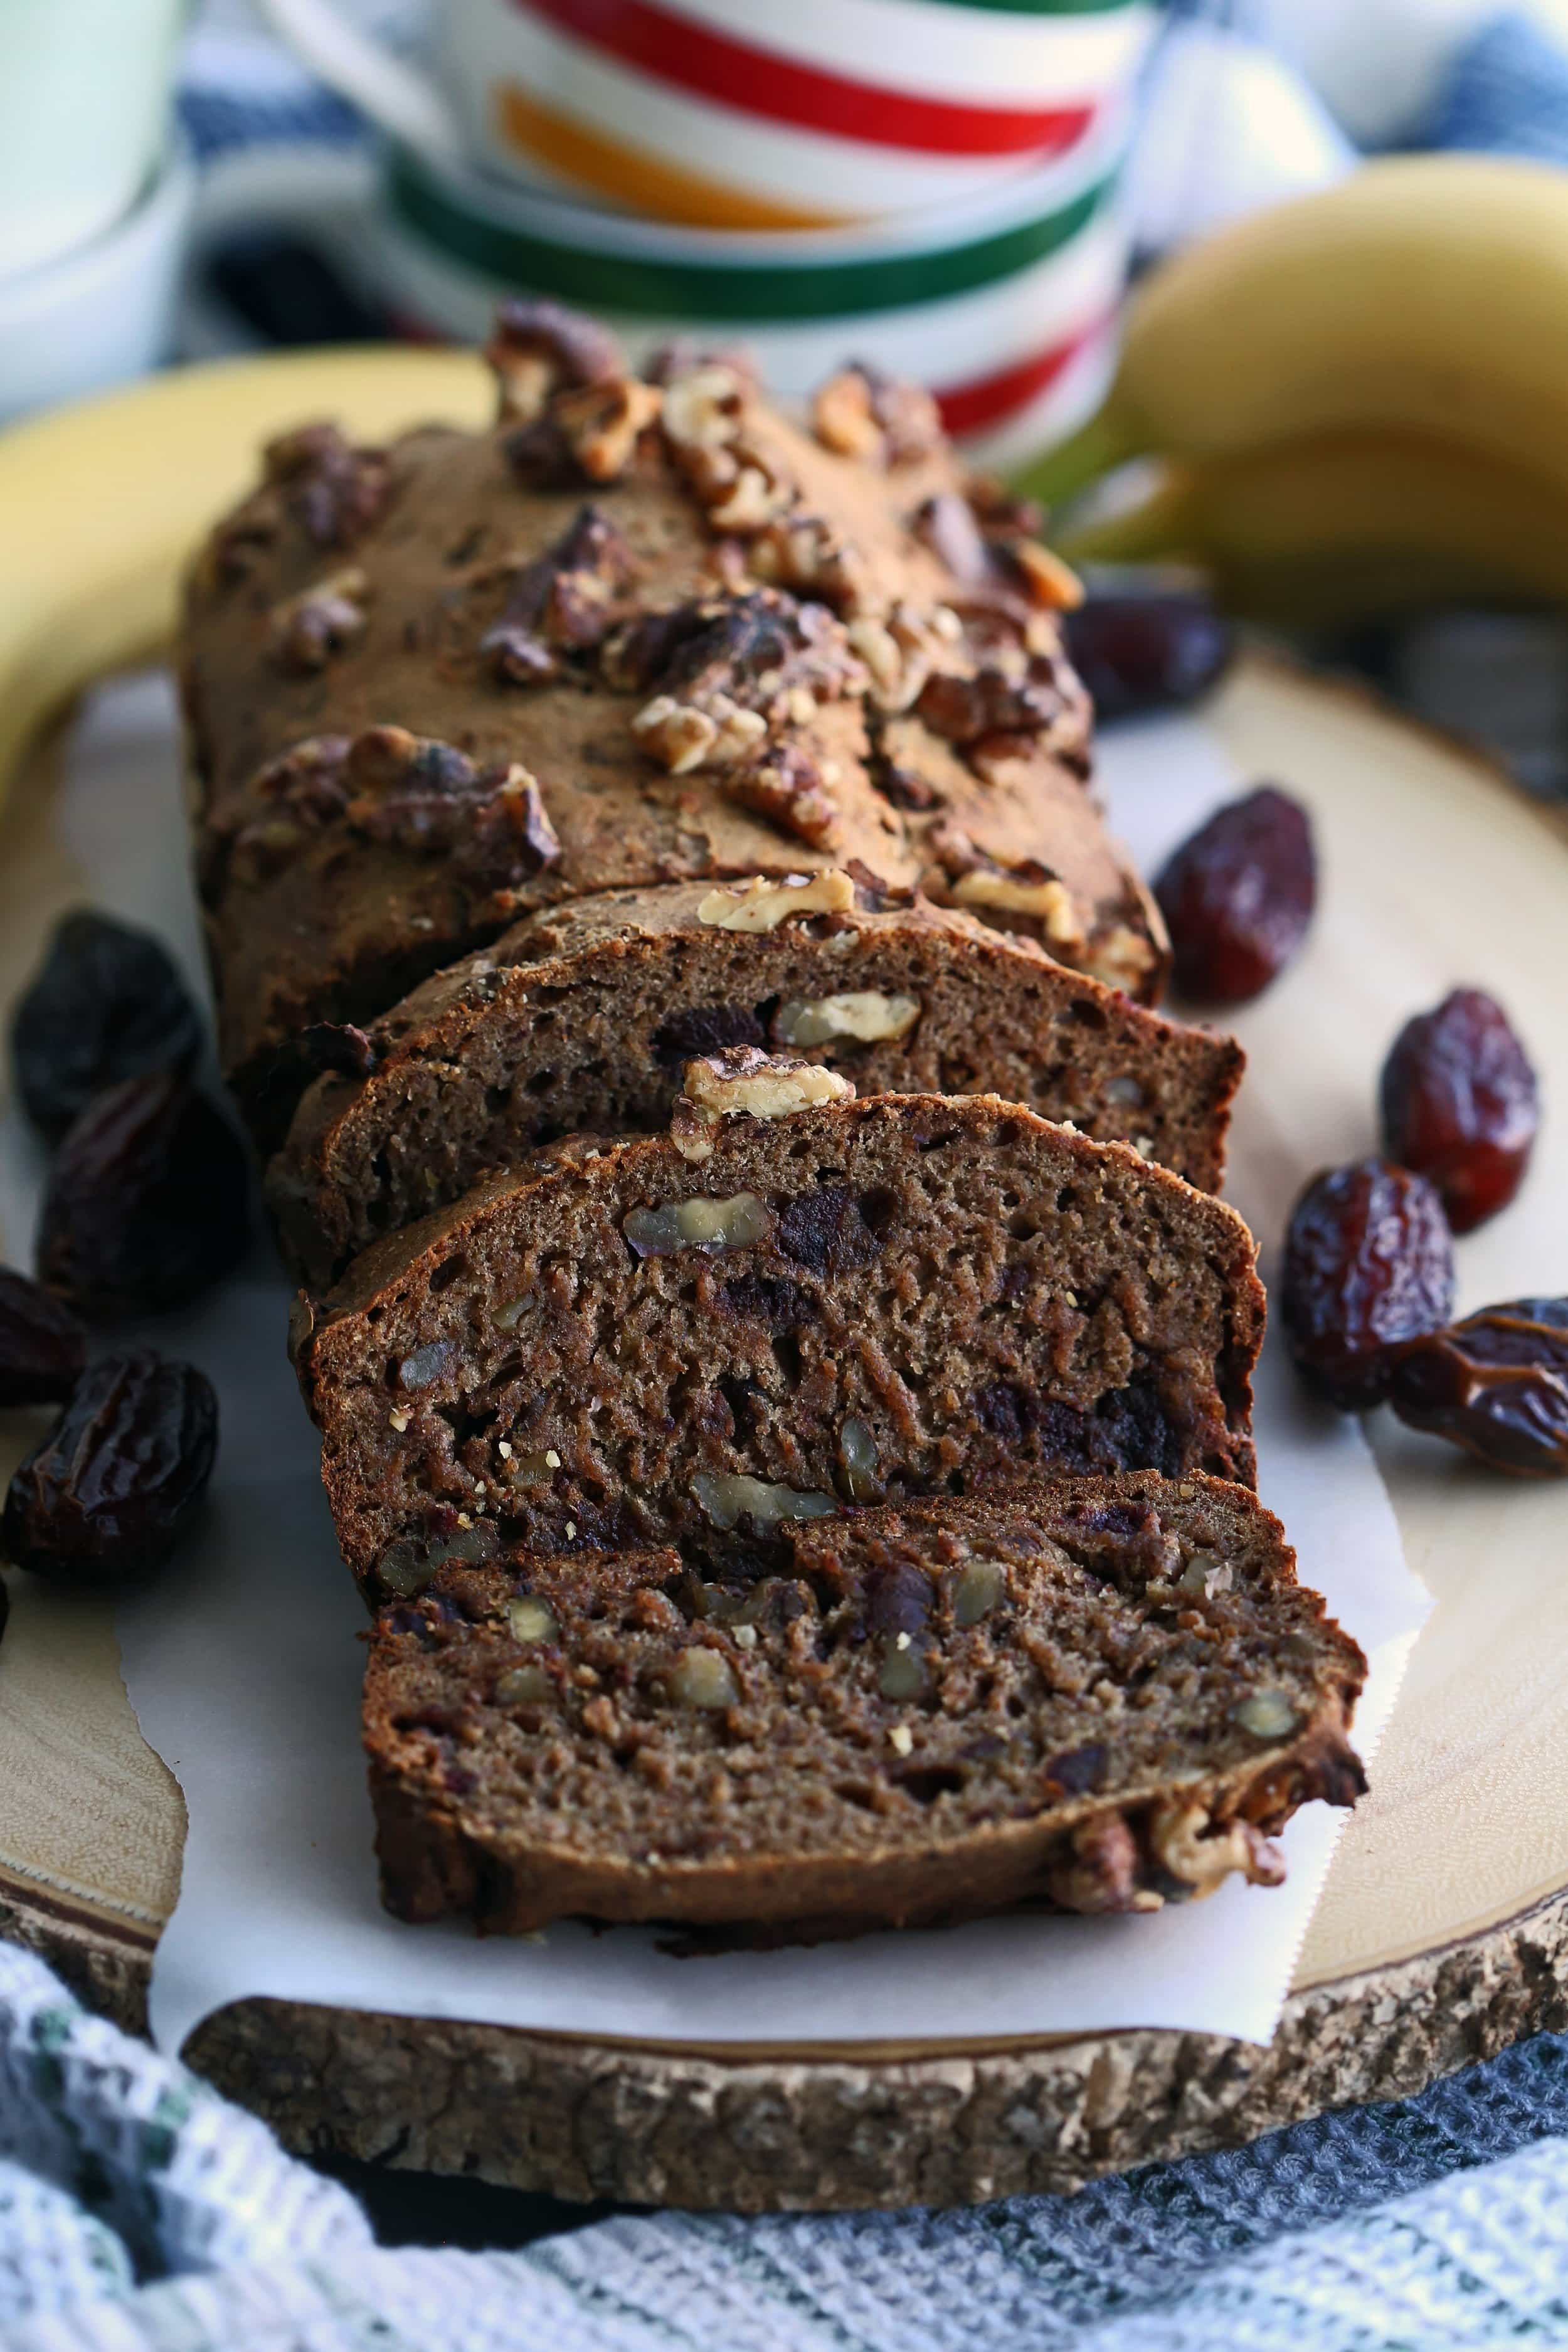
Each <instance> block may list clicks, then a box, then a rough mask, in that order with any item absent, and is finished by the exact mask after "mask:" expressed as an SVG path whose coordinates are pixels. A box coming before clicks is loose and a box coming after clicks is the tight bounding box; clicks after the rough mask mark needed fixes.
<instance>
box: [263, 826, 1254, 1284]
mask: <svg viewBox="0 0 1568 2352" xmlns="http://www.w3.org/2000/svg"><path fill="white" fill-rule="evenodd" d="M830 886H832V887H830ZM722 1045H758V1046H763V1045H772V1046H776V1047H782V1048H784V1049H795V1050H798V1051H800V1052H803V1053H808V1054H810V1055H811V1056H812V1057H813V1059H814V1060H816V1061H821V1062H826V1063H829V1064H831V1065H832V1066H835V1067H837V1068H839V1069H842V1070H843V1071H844V1072H845V1074H846V1075H847V1076H850V1077H852V1078H853V1079H854V1081H855V1084H856V1087H857V1088H858V1091H859V1092H860V1093H862V1094H874V1093H884V1094H968V1093H991V1094H999V1095H1002V1096H1003V1097H1005V1098H1006V1099H1008V1100H1010V1101H1018V1102H1023V1103H1026V1104H1027V1105H1028V1106H1029V1108H1031V1109H1033V1110H1036V1111H1038V1112H1039V1113H1040V1114H1041V1115H1042V1116H1043V1117H1045V1118H1051V1119H1056V1120H1065V1121H1070V1123H1071V1124H1072V1125H1073V1126H1075V1127H1077V1128H1078V1129H1079V1130H1080V1132H1082V1133H1084V1134H1086V1135H1091V1136H1094V1137H1096V1138H1098V1139H1100V1140H1102V1141H1105V1140H1109V1139H1112V1138H1121V1139H1125V1140H1126V1141H1129V1142H1131V1143H1133V1144H1134V1145H1135V1146H1136V1148H1137V1149H1138V1150H1140V1151H1142V1153H1143V1154H1144V1155H1145V1157H1146V1158H1148V1159H1151V1160H1158V1161H1160V1163H1161V1164H1162V1165H1163V1166H1164V1167H1167V1168H1171V1169H1173V1170H1174V1171H1176V1173H1177V1174H1178V1175H1181V1176H1184V1177H1186V1178H1187V1180H1188V1181H1189V1182H1191V1183H1194V1184H1195V1185H1197V1186H1198V1187H1199V1189H1200V1190H1202V1191H1205V1192H1217V1190H1218V1189H1219V1183H1220V1179H1221V1176H1222V1174H1223V1171H1224V1165H1225V1133H1226V1125H1227V1121H1228V1118H1229V1108H1230V1099H1231V1096H1232V1094H1233V1093H1234V1091H1235V1088H1236V1086H1237V1080H1238V1078H1239V1076H1240V1074H1241V1068H1242V1056H1241V1049H1240V1047H1239V1046H1238V1045H1236V1043H1235V1041H1234V1040H1233V1039H1231V1038H1228V1037H1223V1036H1216V1035H1215V1034H1212V1033H1211V1032H1208V1031H1205V1030H1201V1029H1194V1028H1189V1027H1187V1026H1184V1024H1180V1023H1177V1022H1173V1021H1168V1020H1166V1019H1164V1018H1163V1016H1162V1015H1161V1014H1159V1013H1151V1012H1149V1011H1147V1010H1146V1009H1145V1008H1144V1007H1143V1006H1142V1005H1139V1004H1135V1003H1132V1001H1131V999H1130V998H1129V997H1127V996H1125V995H1123V994H1121V992H1118V991H1116V990H1113V989H1108V988H1106V987H1105V986H1103V984H1102V983H1101V982H1098V981H1095V980H1092V979H1090V978H1089V975H1088V974H1087V973H1084V972H1077V971H1070V970H1069V969H1068V968H1067V967H1066V966H1064V965H1062V964H1059V963H1058V962H1056V961H1054V960H1053V959H1052V958H1051V957H1049V956H1047V955H1046V954H1045V953H1043V951H1042V950H1040V949H1039V948H1038V947H1037V945H1036V944H1035V942H1034V941H1033V940H1027V939H1024V938H1022V937H1020V936H1018V935H1017V934H1016V933H1006V932H999V931H995V930H992V929H988V928H987V927H985V926H984V925H983V924H981V923H979V922H977V921H975V920H974V919H973V917H972V916H968V915H965V914H963V913H961V912H960V911H959V910H958V909H956V908H946V907H933V906H932V905H931V903H930V902H929V901H928V900H926V899H924V898H919V897H912V898H898V897H890V896H889V895H888V894H886V893H879V892H877V891H875V890H873V889H871V888H869V887H868V886H867V885H866V883H865V882H864V881H860V882H856V881H854V880H852V878H851V877H849V876H847V875H846V874H844V873H843V872H842V871H841V870H836V869H832V868H829V869H827V870H826V872H825V873H824V874H820V875H816V876H813V877H797V879H796V880H795V881H793V882H791V881H788V880H784V881H778V880H773V881H770V882H768V883H766V884H765V885H764V886H758V885H757V884H755V883H752V884H751V885H746V884H741V885H736V886H733V887H730V886H725V885H722V884H720V885H717V886H715V885H712V884H709V883H702V882H672V883H664V884H661V885H659V886H658V887H655V888H651V889H645V890H620V891H606V892H603V893H601V894H599V895H598V896H596V897H591V898H577V899H574V900H572V901H571V902H570V903H569V904H567V905H565V906H563V907H560V908H550V909H547V910H546V911H544V912H542V913H540V914H536V915H531V916H529V917H527V918H526V919H524V920H523V921H522V922H521V923H520V924H518V925H517V926H516V927H515V928H514V929H512V930H510V931H509V932H507V933H506V934H505V935H504V936H503V937H502V938H501V939H500V940H497V942H496V943H495V945H494V946H493V947H491V948H488V949H484V950H480V951H479V953H478V954H477V955H475V956H472V957H470V958H469V959H468V961H466V962H464V963H460V964H458V965H455V966H454V967H453V968H452V969H451V970H450V971H446V972H442V973H440V974H438V975H437V977H436V978H434V979H432V980H429V981H427V982H426V983H425V984H424V986H423V987H422V988H420V989H417V990H416V992H414V994H413V995H412V996H410V997H407V998H405V1000H404V1002H403V1003H401V1004H398V1005H395V1006H394V1007H393V1009H392V1010H391V1012H390V1013H386V1014H384V1016H383V1017H382V1018H381V1019H380V1020H379V1021H374V1022H372V1023H371V1024H369V1026H368V1028H367V1029H366V1030H365V1031H363V1032H360V1031H357V1030H356V1031H353V1032H343V1031H339V1032H336V1033H333V1034H331V1036H328V1037H324V1038H322V1039H321V1050H322V1051H323V1053H330V1054H332V1055H335V1056H336V1057H337V1059H338V1060H339V1062H340V1063H341V1065H342V1066H341V1067H339V1068H335V1069H332V1070H331V1071H328V1072H324V1073H323V1075H322V1076H320V1077H319V1078H318V1079H317V1080H316V1081H315V1083H314V1085H313V1086H311V1087H310V1089H309V1091H308V1092H307V1093H306V1095H305V1097H304V1098H303V1100H302V1102H301V1103H300V1108H299V1111H298V1113H297V1114H296V1117H295V1119H294V1123H293V1126H292V1128H291V1129H290V1131H289V1141H288V1146H287V1149H286V1150H285V1151H284V1152H282V1153H281V1154H279V1157H278V1159H277V1160H275V1161H274V1163H273V1166H272V1169H271V1171H269V1175H268V1199H269V1201H270V1202H271V1205H272V1208H273V1211H274V1213H275V1215H276V1217H277V1219H278V1223H279V1230H280V1231H281V1233H282V1234H283V1236H284V1239H285V1241H286V1243H287V1244H288V1245H289V1249H290V1252H291V1254H292V1255H293V1256H294V1258H295V1260H296V1262H297V1264H298V1265H300V1269H301V1271H302V1272H303V1274H304V1276H305V1278H306V1280H307V1281H309V1282H310V1283H311V1284H312V1285H313V1286H316V1287H318V1288H321V1287H325V1286H326V1285H327V1284H329V1283H330V1282H331V1281H332V1280H333V1279H334V1278H335V1276H337V1275H338V1274H340V1273H341V1272H342V1269H343V1267H344V1266H345V1265H346V1264H347V1263H348V1261H349V1260H350V1259H351V1258H352V1257H353V1256H354V1255H357V1253H358V1252H359V1251H361V1250H363V1249H365V1248H367V1247H368V1246H369V1244H371V1243H372V1242H373V1241H374V1240H375V1239H376V1238H377V1237H378V1236H379V1235H380V1234H384V1233H388V1232H393V1231H395V1230H396V1228H397V1227H399V1226H400V1225H405V1224H408V1223H411V1222H412V1221H413V1220H414V1219H415V1218H416V1217H421V1216H424V1215H426V1214H427V1213H429V1212H430V1211H431V1210H433V1209H436V1208H438V1207H441V1206H443V1205H444V1204H446V1203H447V1202H453V1201H456V1200H458V1199H459V1198H460V1197H461V1196H462V1194H463V1193H464V1192H467V1191H468V1188H469V1187H470V1186H471V1185H473V1184H475V1183H477V1182H478V1181H479V1180H480V1178H482V1177H483V1176H485V1175H486V1174H488V1173H489V1172H490V1171H493V1170H496V1169H499V1168H503V1167H506V1166H509V1165H510V1164H511V1163H513V1162H514V1161H516V1160H518V1159H519V1158H521V1157H522V1156H525V1155H526V1154H528V1153H530V1152H531V1151H533V1150H536V1149H537V1148H538V1147H539V1146H540V1145H541V1144H543V1143H548V1142H550V1141H552V1140H553V1139H554V1138H555V1137H557V1136H559V1135H563V1134H567V1133H571V1132H574V1131H576V1130H580V1129H594V1130H597V1131H600V1132H608V1133H612V1134H623V1133H626V1134H629V1133H634V1132H637V1131H639V1130H644V1129H657V1128H658V1127H661V1126H663V1125H664V1124H666V1123H667V1122H668V1118H669V1114H670V1110H671V1108H672V1106H673V1104H674V1100H675V1097H676V1094H677V1092H678V1091H679V1084H680V1068H681V1065H682V1063H683V1062H684V1061H685V1060H686V1058H687V1057H688V1055H691V1054H695V1053H700V1052H704V1051H708V1050H710V1049H712V1048H714V1047H717V1046H722Z"/></svg>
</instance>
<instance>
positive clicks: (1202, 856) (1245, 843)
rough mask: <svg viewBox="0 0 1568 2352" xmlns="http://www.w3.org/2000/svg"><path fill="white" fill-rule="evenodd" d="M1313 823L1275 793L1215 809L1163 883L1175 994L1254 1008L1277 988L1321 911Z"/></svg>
mask: <svg viewBox="0 0 1568 2352" xmlns="http://www.w3.org/2000/svg"><path fill="white" fill-rule="evenodd" d="M1317 895H1318V867H1317V856H1316V852H1315V850H1314V847H1313V843H1312V827H1311V820H1310V818H1309V816H1308V814H1307V812H1306V810H1305V809H1304V808H1303V807H1302V806H1301V804H1300V801H1294V800H1292V799H1291V798H1290V796H1289V793H1281V792H1277V791H1276V790H1275V788H1274V786H1273V785H1272V784H1265V785H1262V786H1261V787H1260V788H1259V789H1258V791H1257V792H1255V793H1247V794H1246V795H1245V796H1244V797H1243V798H1242V799H1241V800H1238V801H1230V802H1227V803H1226V806H1225V807H1224V808H1221V809H1216V810H1215V814H1214V815H1213V816H1211V817H1210V819H1209V821H1208V823H1207V824H1204V825H1200V826H1199V828H1198V830H1197V832H1196V833H1194V834H1193V835H1190V836H1189V838H1188V839H1187V840H1185V841H1184V842H1183V844H1182V845H1181V847H1180V848H1179V849H1178V850H1176V851H1175V852H1174V853H1173V856H1171V857H1169V858H1168V859H1167V860H1166V862H1165V864H1164V865H1163V866H1162V868H1161V869H1160V872H1159V874H1158V875H1157V876H1156V877H1155V881H1154V896H1155V898H1157V899H1158V900H1159V902H1160V911H1161V913H1162V914H1163V916H1164V918H1165V923H1166V927H1167V928H1168V929H1169V931H1170V934H1171V949H1172V953H1173V958H1174V965H1175V979H1176V985H1177V987H1178V988H1179V989H1180V990H1181V991H1182V992H1183V994H1184V996H1188V997H1190V998H1191V999H1192V1000H1193V1002H1194V1003H1196V1004H1245V1003H1247V1000H1248V998H1249V997H1254V996H1258V995H1260V994H1261V993H1262V992H1263V990H1264V989H1266V988H1267V987H1268V983H1269V982H1270V981H1272V980H1276V979H1278V977H1279V974H1280V972H1282V971H1284V969H1285V966H1286V965H1287V964H1288V963H1289V961H1290V959H1291V957H1292V956H1293V955H1294V954H1295V953H1296V951H1297V950H1298V949H1299V948H1300V944H1301V942H1302V940H1304V939H1305V938H1306V936H1307V929H1308V926H1309V924H1310V922H1311V919H1312V909H1313V908H1314V907H1315V905H1316V903H1317Z"/></svg>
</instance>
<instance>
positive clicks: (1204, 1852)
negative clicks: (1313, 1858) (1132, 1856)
mask: <svg viewBox="0 0 1568 2352" xmlns="http://www.w3.org/2000/svg"><path fill="white" fill-rule="evenodd" d="M1148 1838H1149V1847H1150V1851H1151V1853H1152V1854H1153V1857H1154V1859H1155V1861H1156V1862H1157V1863H1158V1864H1159V1865H1160V1867H1161V1869H1162V1870H1165V1871H1168V1872H1169V1873H1170V1874H1171V1876H1172V1877H1173V1878H1174V1879H1177V1880H1179V1881H1180V1882H1181V1884H1182V1885H1184V1886H1188V1887H1190V1888H1191V1889H1192V1891H1193V1893H1194V1895H1212V1894H1213V1892H1214V1890H1215V1887H1216V1886H1218V1885H1220V1883H1221V1882H1222V1880H1224V1879H1226V1878H1228V1877H1229V1876H1230V1874H1231V1873H1232V1872H1233V1871H1237V1870H1238V1871H1240V1872H1241V1874H1242V1875H1243V1876H1244V1877H1245V1878H1246V1879H1247V1881H1248V1883H1249V1884H1250V1885H1253V1886H1279V1885H1282V1884H1283V1882H1284V1877H1285V1863H1284V1859H1283V1857H1282V1855H1281V1854H1280V1853H1279V1847H1278V1846H1276V1845H1272V1844H1270V1843H1269V1841H1268V1839H1267V1838H1266V1837H1265V1836H1264V1835H1263V1833H1262V1832H1261V1831H1260V1830H1258V1829H1255V1828H1254V1826H1253V1824H1252V1823H1251V1822H1228V1823H1227V1824H1226V1827H1225V1828H1223V1829H1220V1828H1216V1827H1215V1826H1214V1824H1213V1823H1212V1822H1211V1821H1210V1818H1209V1814H1208V1811H1207V1810H1206V1808H1205V1807H1204V1806H1203V1805H1180V1804H1170V1805H1161V1806H1157V1807H1156V1809H1155V1811H1153V1813H1152V1815H1151V1817H1150V1821H1149V1828H1148Z"/></svg>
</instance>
